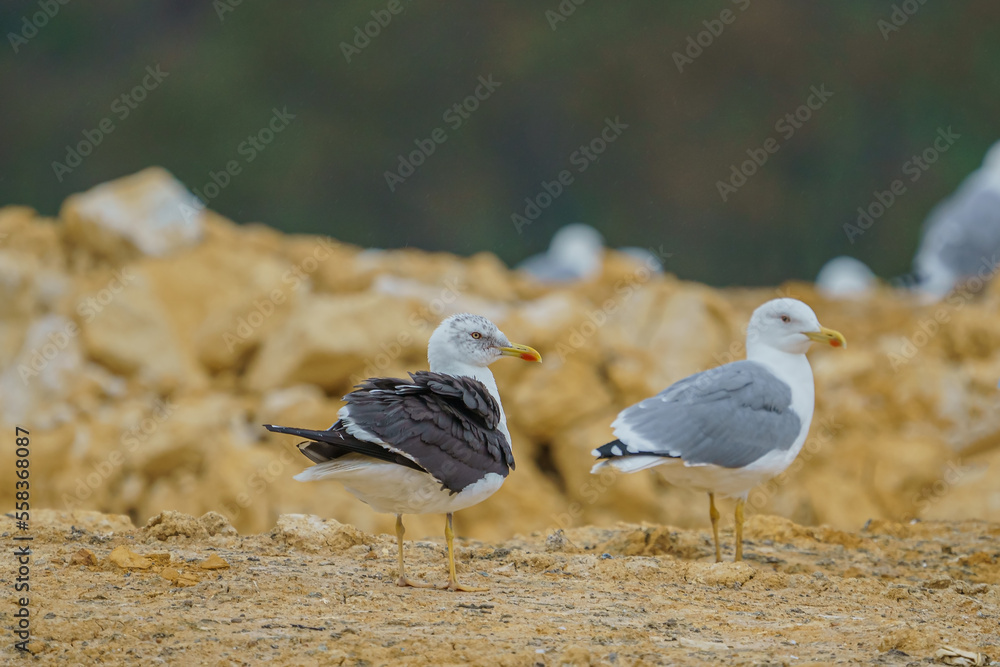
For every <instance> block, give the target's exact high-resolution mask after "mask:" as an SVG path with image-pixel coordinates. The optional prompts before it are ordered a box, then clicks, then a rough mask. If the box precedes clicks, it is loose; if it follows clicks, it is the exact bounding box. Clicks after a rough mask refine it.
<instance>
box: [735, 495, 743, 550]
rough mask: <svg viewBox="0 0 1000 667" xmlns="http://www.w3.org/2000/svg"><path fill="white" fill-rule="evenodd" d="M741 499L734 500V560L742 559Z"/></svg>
mask: <svg viewBox="0 0 1000 667" xmlns="http://www.w3.org/2000/svg"><path fill="white" fill-rule="evenodd" d="M743 502H744V501H743V499H742V498H739V499H737V501H736V558H734V559H733V560H734V561H741V560H743Z"/></svg>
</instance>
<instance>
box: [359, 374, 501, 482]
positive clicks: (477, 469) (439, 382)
mask: <svg viewBox="0 0 1000 667" xmlns="http://www.w3.org/2000/svg"><path fill="white" fill-rule="evenodd" d="M344 399H345V400H346V401H347V406H346V412H345V411H342V412H341V415H342V418H343V421H345V423H346V428H347V431H348V432H352V431H353V432H354V433H355V434H357V433H359V431H358V430H357V429H361V430H362V431H363V434H364V435H365V436H368V435H370V436H374V437H375V438H377V439H378V440H379V441H380V442H381V443H383V444H384V445H385V446H386V447H388V448H390V449H391V451H393V452H397V453H400V454H402V455H403V456H405V457H406V458H408V459H411V460H412V461H414V462H415V463H417V464H418V465H419V466H420V467H421V468H422V469H424V470H426V471H427V472H428V473H430V474H431V475H433V476H434V478H435V479H437V480H438V481H439V482H441V484H442V486H443V487H444V488H446V489H448V490H449V491H451V492H453V493H457V492H458V491H461V490H462V489H464V488H465V487H467V486H469V485H470V484H473V483H475V482H477V481H479V480H480V479H482V478H483V476H484V475H486V474H487V473H491V472H492V473H496V474H498V475H501V476H502V477H506V476H507V475H508V474H509V472H510V470H512V469H513V468H514V455H513V453H512V451H511V447H510V443H509V442H508V441H507V437H506V436H505V435H504V434H503V432H502V431H500V429H499V428H498V425H499V421H500V406H499V405H497V402H496V401H495V400H494V399H493V396H492V395H491V394H490V393H489V390H488V389H487V388H486V386H485V385H483V384H482V383H481V382H479V381H478V380H473V379H471V378H466V377H453V376H451V375H445V374H442V373H430V372H426V371H420V372H417V373H413V374H411V375H410V381H408V382H407V381H403V380H395V379H392V378H377V379H372V380H368V381H367V382H365V383H364V384H362V385H361V386H360V388H359V389H357V390H355V391H352V392H351V393H350V394H348V395H347V396H345V397H344ZM347 422H349V423H347Z"/></svg>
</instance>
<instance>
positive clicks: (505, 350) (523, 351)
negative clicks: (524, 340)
mask: <svg viewBox="0 0 1000 667" xmlns="http://www.w3.org/2000/svg"><path fill="white" fill-rule="evenodd" d="M500 354H502V355H503V356H505V357H517V358H518V359H524V360H525V361H537V362H539V363H541V361H542V355H540V354H538V350H536V349H535V348H533V347H528V346H527V345H518V344H517V343H511V344H510V347H501V348H500Z"/></svg>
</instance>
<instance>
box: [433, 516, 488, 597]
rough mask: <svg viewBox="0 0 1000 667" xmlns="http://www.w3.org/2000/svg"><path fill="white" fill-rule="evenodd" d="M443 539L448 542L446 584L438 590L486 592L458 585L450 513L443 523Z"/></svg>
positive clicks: (481, 589) (473, 587) (485, 589)
mask: <svg viewBox="0 0 1000 667" xmlns="http://www.w3.org/2000/svg"><path fill="white" fill-rule="evenodd" d="M444 537H445V540H447V541H448V583H447V584H444V585H442V586H440V588H446V589H448V590H449V591H465V592H467V593H479V592H482V591H488V590H489V589H488V588H477V587H475V586H466V585H464V584H460V583H458V578H457V576H456V574H455V531H454V529H453V528H452V521H451V513H450V512H449V513H448V516H447V518H446V519H445V523H444Z"/></svg>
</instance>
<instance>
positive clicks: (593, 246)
mask: <svg viewBox="0 0 1000 667" xmlns="http://www.w3.org/2000/svg"><path fill="white" fill-rule="evenodd" d="M618 252H622V253H624V254H626V255H628V256H629V257H631V258H632V259H634V260H635V261H636V262H637V263H639V264H642V265H643V266H645V267H646V268H648V269H649V270H650V271H653V272H654V273H663V263H662V262H661V261H660V258H659V257H657V256H656V254H655V253H653V252H652V251H650V250H647V249H646V248H639V247H626V248H619V249H618ZM667 256H669V255H667ZM603 263H604V237H603V236H602V235H601V233H600V232H599V231H597V230H596V229H594V228H593V227H591V226H590V225H587V224H584V223H582V222H574V223H572V224H569V225H566V226H564V227H561V228H560V229H559V230H558V231H557V232H556V233H555V234H553V235H552V240H551V241H549V249H548V251H546V252H543V253H541V254H538V255H533V256H531V257H529V258H528V259H526V260H524V261H523V262H521V263H520V264H518V265H517V267H515V268H517V269H520V270H521V271H525V272H527V273H529V274H531V276H532V277H533V278H535V280H538V281H539V282H543V283H568V282H574V281H577V280H587V279H588V278H593V277H594V276H596V275H597V274H598V273H600V272H601V267H602V266H603Z"/></svg>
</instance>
